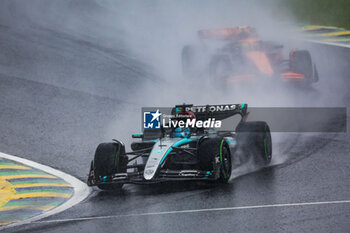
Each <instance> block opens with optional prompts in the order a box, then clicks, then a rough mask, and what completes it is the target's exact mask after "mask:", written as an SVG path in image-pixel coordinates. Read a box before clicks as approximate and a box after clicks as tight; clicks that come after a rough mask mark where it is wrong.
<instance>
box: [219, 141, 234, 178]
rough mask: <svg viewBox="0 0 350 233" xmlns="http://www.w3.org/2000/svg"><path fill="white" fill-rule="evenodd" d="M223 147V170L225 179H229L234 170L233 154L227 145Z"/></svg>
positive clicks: (221, 157)
mask: <svg viewBox="0 0 350 233" xmlns="http://www.w3.org/2000/svg"><path fill="white" fill-rule="evenodd" d="M221 148H222V149H221V150H222V151H221V156H220V159H221V172H222V175H223V177H224V179H229V178H230V176H231V171H232V164H231V156H230V153H229V151H228V149H227V147H226V146H222V147H221Z"/></svg>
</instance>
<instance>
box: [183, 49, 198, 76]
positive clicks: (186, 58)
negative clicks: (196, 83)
mask: <svg viewBox="0 0 350 233" xmlns="http://www.w3.org/2000/svg"><path fill="white" fill-rule="evenodd" d="M195 56H196V50H195V48H194V47H193V46H191V45H186V46H184V47H183V49H182V53H181V60H182V72H183V74H184V75H191V74H193V72H194V63H195Z"/></svg>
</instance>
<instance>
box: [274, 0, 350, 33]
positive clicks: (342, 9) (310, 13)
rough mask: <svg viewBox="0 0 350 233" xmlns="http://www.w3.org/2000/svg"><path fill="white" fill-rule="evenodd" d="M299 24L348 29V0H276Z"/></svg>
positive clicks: (349, 18) (349, 27)
mask: <svg viewBox="0 0 350 233" xmlns="http://www.w3.org/2000/svg"><path fill="white" fill-rule="evenodd" d="M276 1H277V2H278V4H279V6H280V7H286V8H288V10H289V11H290V12H291V13H292V14H293V15H294V16H295V17H296V19H297V20H298V21H299V23H301V24H313V25H324V26H337V27H343V28H347V29H350V0H276Z"/></svg>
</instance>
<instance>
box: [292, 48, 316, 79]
mask: <svg viewBox="0 0 350 233" xmlns="http://www.w3.org/2000/svg"><path fill="white" fill-rule="evenodd" d="M289 66H290V69H291V71H292V72H295V73H299V74H303V75H304V77H305V81H306V82H307V83H312V82H317V81H318V74H317V70H316V66H314V65H313V64H312V59H311V55H310V52H309V51H307V50H297V51H294V52H293V53H292V54H291V55H290V64H289Z"/></svg>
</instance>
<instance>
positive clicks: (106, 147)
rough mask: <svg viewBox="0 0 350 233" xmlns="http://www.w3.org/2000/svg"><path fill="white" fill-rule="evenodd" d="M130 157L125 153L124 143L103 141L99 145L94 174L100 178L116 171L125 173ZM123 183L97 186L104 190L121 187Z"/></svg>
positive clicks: (94, 163)
mask: <svg viewBox="0 0 350 233" xmlns="http://www.w3.org/2000/svg"><path fill="white" fill-rule="evenodd" d="M127 163H128V157H127V156H126V155H125V147H124V145H123V144H122V143H119V142H113V143H101V144H100V145H98V147H97V149H96V152H95V157H94V162H93V168H94V175H95V177H97V178H98V179H101V177H103V176H110V175H113V174H115V173H125V172H126V169H127ZM122 186H123V184H100V185H98V186H97V187H98V188H100V189H103V190H114V189H121V188H122Z"/></svg>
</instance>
